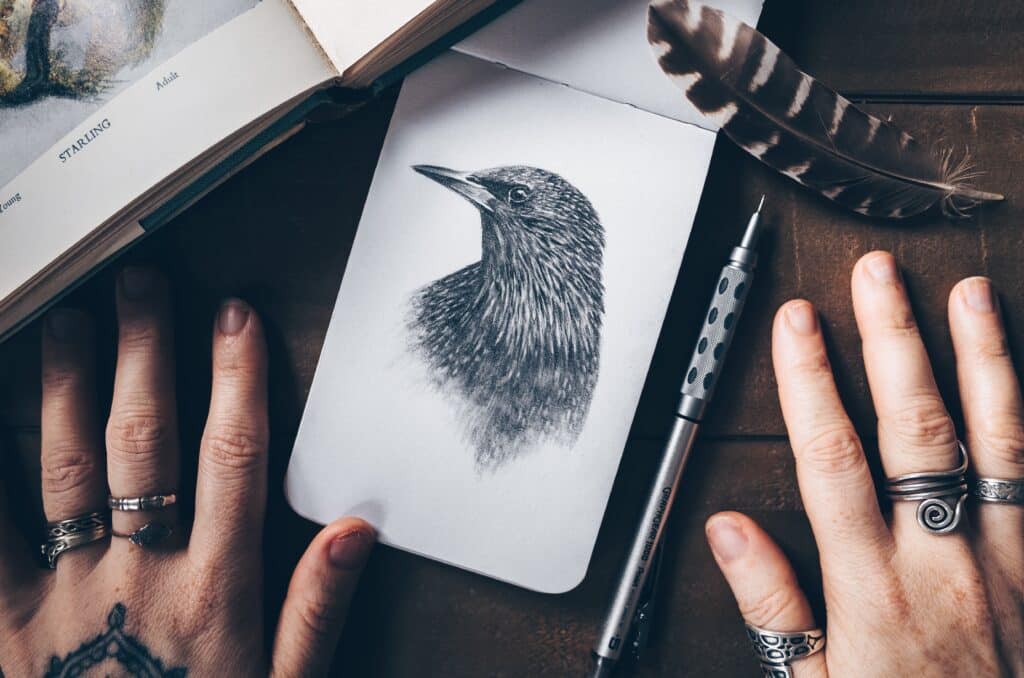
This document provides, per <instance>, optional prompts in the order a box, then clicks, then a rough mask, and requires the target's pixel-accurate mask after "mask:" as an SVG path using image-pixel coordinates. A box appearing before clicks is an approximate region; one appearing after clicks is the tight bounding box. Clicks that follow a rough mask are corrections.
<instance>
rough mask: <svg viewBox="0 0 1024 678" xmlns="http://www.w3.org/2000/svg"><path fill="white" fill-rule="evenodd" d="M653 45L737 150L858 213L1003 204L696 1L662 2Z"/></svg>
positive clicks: (952, 212) (654, 5)
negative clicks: (989, 203)
mask: <svg viewBox="0 0 1024 678" xmlns="http://www.w3.org/2000/svg"><path fill="white" fill-rule="evenodd" d="M648 40H649V41H650V43H651V46H652V48H653V49H654V50H655V52H656V54H657V57H658V63H659V65H660V66H661V68H662V70H663V71H665V73H666V74H667V75H668V76H669V77H670V78H671V79H672V80H673V82H675V83H676V84H677V85H678V86H679V87H680V89H682V90H683V91H684V92H685V95H686V98H687V99H688V100H689V101H690V102H691V103H692V104H693V105H694V106H695V107H696V108H697V109H698V110H699V111H701V113H703V114H704V115H705V116H707V117H708V118H709V119H711V120H713V121H715V122H717V123H718V124H719V126H720V127H721V129H722V131H723V132H724V133H725V135H726V136H727V137H729V138H730V139H731V140H732V141H734V142H735V143H736V144H738V145H739V146H740V147H742V148H743V149H744V150H746V151H747V152H749V153H750V154H752V155H754V156H755V157H757V158H758V159H759V160H761V161H762V162H764V163H765V164H767V165H769V166H770V167H773V168H774V169H776V170H778V171H779V172H781V173H783V174H785V175H787V176H789V177H790V178H792V179H793V180H794V181H796V182H798V183H800V184H802V185H804V186H806V187H808V188H810V189H813V190H815V191H817V192H818V193H820V194H822V195H824V196H825V197H826V198H828V199H829V200H832V201H834V202H836V203H838V204H840V205H842V206H844V207H846V208H848V209H851V210H854V211H857V212H860V213H862V214H866V215H869V216H877V217H888V218H901V217H908V216H912V215H915V214H920V213H921V212H924V211H926V210H928V209H929V208H931V207H933V206H934V205H939V206H940V207H941V209H942V210H943V212H944V213H945V214H947V215H949V216H964V215H965V214H966V212H967V210H969V209H970V208H971V207H973V206H975V205H977V204H979V203H982V202H990V201H997V200H1002V199H1003V197H1002V196H1001V195H999V194H998V193H993V192H988V191H982V190H979V189H977V188H975V187H974V186H972V185H970V184H969V182H970V181H971V180H972V179H973V178H974V177H976V176H977V173H976V172H972V171H971V170H972V167H971V165H970V163H969V161H968V159H967V158H966V155H965V157H964V158H963V159H961V160H959V161H958V162H954V161H953V160H952V158H951V156H952V153H951V152H950V151H948V150H946V151H942V152H936V151H935V150H934V149H932V148H930V147H927V146H925V145H922V144H919V143H918V142H917V141H915V140H914V139H913V138H912V137H911V136H910V135H909V134H907V133H906V132H904V131H902V130H900V129H899V128H898V127H896V126H895V125H893V124H892V123H891V122H888V121H884V120H880V119H879V118H876V117H874V116H872V115H870V114H868V113H866V112H865V111H863V110H862V109H860V108H858V107H857V106H856V105H854V104H853V103H851V102H850V101H849V100H848V99H846V98H844V97H842V96H841V95H839V94H838V93H836V92H835V91H833V90H832V89H830V88H828V87H827V86H825V85H823V84H822V83H821V82H819V81H817V80H815V79H814V78H813V77H811V76H810V75H808V74H807V73H805V72H803V71H802V70H800V69H799V68H798V67H797V65H796V64H795V63H794V62H793V60H792V59H791V58H790V57H789V56H788V55H786V54H785V53H784V52H782V51H781V50H780V49H779V48H778V46H776V45H774V44H773V43H772V42H771V41H769V40H768V39H767V38H766V37H765V36H764V35H762V34H761V33H759V32H757V31H756V30H755V29H753V28H751V27H750V26H748V25H746V24H744V23H742V22H740V21H738V20H736V19H734V18H732V17H730V16H728V15H726V14H725V13H723V12H721V11H720V10H717V9H713V8H710V7H707V6H704V5H702V4H701V3H699V2H691V1H689V0H653V1H652V2H651V5H650V10H649V14H648Z"/></svg>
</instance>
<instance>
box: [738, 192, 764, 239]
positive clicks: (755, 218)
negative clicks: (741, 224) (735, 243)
mask: <svg viewBox="0 0 1024 678" xmlns="http://www.w3.org/2000/svg"><path fill="white" fill-rule="evenodd" d="M764 199H765V196H764V195H762V196H761V202H759V203H758V204H757V210H755V211H754V213H753V214H751V215H750V221H748V222H747V230H746V232H744V234H743V242H741V243H740V247H746V248H747V249H753V248H754V246H755V245H756V244H757V239H758V237H759V236H760V235H761V228H760V223H761V208H762V207H764Z"/></svg>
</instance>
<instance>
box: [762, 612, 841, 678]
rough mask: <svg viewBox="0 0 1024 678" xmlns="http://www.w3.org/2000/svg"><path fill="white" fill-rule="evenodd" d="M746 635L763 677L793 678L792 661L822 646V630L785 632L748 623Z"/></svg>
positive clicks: (815, 651)
mask: <svg viewBox="0 0 1024 678" xmlns="http://www.w3.org/2000/svg"><path fill="white" fill-rule="evenodd" d="M747 638H749V639H750V643H751V645H753V646H754V653H755V654H757V659H758V661H760V662H761V675H762V676H763V677H764V678H792V676H793V669H792V666H791V663H792V662H794V661H798V660H800V659H804V658H806V657H810V656H811V655H812V654H817V653H819V652H821V651H822V650H824V649H825V632H824V631H822V630H821V629H811V630H810V631H792V632H788V633H787V632H782V631H769V630H768V629H762V628H759V627H757V626H754V625H753V624H747Z"/></svg>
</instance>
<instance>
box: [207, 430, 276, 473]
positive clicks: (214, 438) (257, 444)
mask: <svg viewBox="0 0 1024 678" xmlns="http://www.w3.org/2000/svg"><path fill="white" fill-rule="evenodd" d="M268 439H269V434H268V432H267V430H266V427H265V426H260V427H254V426H246V425H239V424H220V425H218V426H217V427H215V428H213V429H211V430H210V431H208V432H207V434H206V436H205V439H204V441H203V445H204V448H205V451H206V458H207V460H208V461H209V462H210V463H212V464H214V465H215V466H219V467H222V468H226V469H232V470H246V469H249V468H252V467H253V466H257V465H259V464H261V463H263V462H264V457H265V456H266V455H265V454H264V452H265V451H266V449H267V447H268Z"/></svg>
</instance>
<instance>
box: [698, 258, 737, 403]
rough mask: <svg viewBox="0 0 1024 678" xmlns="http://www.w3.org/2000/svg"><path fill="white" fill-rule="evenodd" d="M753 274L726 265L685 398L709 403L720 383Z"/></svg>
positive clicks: (701, 337)
mask: <svg viewBox="0 0 1024 678" xmlns="http://www.w3.org/2000/svg"><path fill="white" fill-rule="evenodd" d="M753 277H754V272H753V271H751V270H744V269H742V268H739V267H737V266H736V265H735V264H729V265H726V266H725V268H723V269H722V274H721V275H720V276H719V278H718V287H716V288H715V291H714V294H712V296H711V304H710V305H709V306H708V311H707V314H705V316H704V326H703V327H702V328H701V331H700V338H699V339H698V340H697V348H696V349H695V350H694V351H693V357H692V358H690V367H689V369H688V370H687V371H686V378H685V379H684V380H683V395H688V396H692V397H694V398H700V399H701V400H705V401H706V400H708V399H709V398H710V397H711V394H712V393H713V392H714V390H715V385H716V384H717V383H718V376H719V374H720V373H721V371H722V364H723V363H722V361H723V359H724V358H725V354H726V353H727V352H728V351H729V345H730V344H731V343H732V338H733V335H734V334H735V333H736V325H737V320H739V317H740V313H741V312H742V311H743V304H744V303H745V302H746V300H747V293H748V292H749V291H750V282H751V280H752V279H753Z"/></svg>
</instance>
